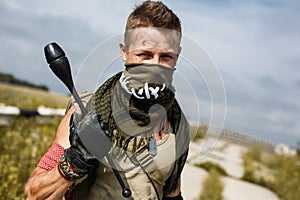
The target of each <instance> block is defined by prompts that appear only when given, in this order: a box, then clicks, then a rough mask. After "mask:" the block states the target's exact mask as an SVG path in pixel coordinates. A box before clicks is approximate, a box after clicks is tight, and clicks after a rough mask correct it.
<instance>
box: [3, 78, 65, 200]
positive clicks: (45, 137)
mask: <svg viewBox="0 0 300 200" xmlns="http://www.w3.org/2000/svg"><path fill="white" fill-rule="evenodd" d="M0 94H1V95H0V103H4V104H6V105H9V106H17V107H20V108H23V109H36V108H38V107H39V106H41V105H43V106H46V107H50V108H65V107H66V105H67V103H68V100H69V97H68V96H66V95H59V94H52V93H49V92H47V91H44V90H39V89H33V88H28V87H22V86H15V85H10V84H4V83H1V84H0ZM45 119H46V120H45ZM60 120H61V116H54V117H41V116H33V117H23V116H12V117H11V119H10V123H9V125H8V126H7V125H6V126H0V172H1V175H0V200H4V199H5V200H6V199H25V194H24V186H25V183H26V181H27V179H28V178H29V176H30V174H31V173H32V171H33V169H34V168H35V166H36V164H37V162H38V161H39V159H40V158H41V156H42V155H43V154H44V153H45V152H46V151H47V149H48V148H49V146H50V145H51V143H52V141H53V139H54V137H55V131H56V128H57V126H58V123H59V121H60ZM41 121H42V122H43V123H41ZM45 122H46V123H45Z"/></svg>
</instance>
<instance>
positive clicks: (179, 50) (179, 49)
mask: <svg viewBox="0 0 300 200" xmlns="http://www.w3.org/2000/svg"><path fill="white" fill-rule="evenodd" d="M181 50H182V47H178V53H177V60H178V57H179V55H180V53H181Z"/></svg>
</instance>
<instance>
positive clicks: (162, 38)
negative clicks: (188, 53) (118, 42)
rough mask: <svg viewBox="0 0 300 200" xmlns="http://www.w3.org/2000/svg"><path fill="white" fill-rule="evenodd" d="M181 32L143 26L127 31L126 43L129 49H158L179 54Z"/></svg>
mask: <svg viewBox="0 0 300 200" xmlns="http://www.w3.org/2000/svg"><path fill="white" fill-rule="evenodd" d="M180 36H181V35H180V33H179V32H177V31H175V30H170V29H164V28H154V27H143V28H136V29H132V30H129V31H127V32H126V33H125V45H126V47H127V50H128V51H136V50H146V49H157V50H160V51H167V52H172V53H175V54H178V52H179V47H180V38H181V37H180Z"/></svg>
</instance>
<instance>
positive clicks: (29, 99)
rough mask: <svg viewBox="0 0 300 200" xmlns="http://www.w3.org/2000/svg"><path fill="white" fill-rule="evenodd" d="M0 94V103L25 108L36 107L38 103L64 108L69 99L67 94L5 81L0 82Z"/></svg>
mask: <svg viewBox="0 0 300 200" xmlns="http://www.w3.org/2000/svg"><path fill="white" fill-rule="evenodd" d="M0 94H1V95H0V103H4V104H6V105H10V106H17V107H19V108H25V109H36V108H37V107H38V106H40V105H44V106H46V107H51V108H65V107H66V104H67V102H68V100H69V97H68V96H67V95H61V94H53V93H50V92H47V91H45V90H40V89H35V88H30V87H23V86H18V85H11V84H7V83H0Z"/></svg>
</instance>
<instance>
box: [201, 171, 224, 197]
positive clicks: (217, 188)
mask: <svg viewBox="0 0 300 200" xmlns="http://www.w3.org/2000/svg"><path fill="white" fill-rule="evenodd" d="M223 190H224V183H223V182H222V180H221V177H220V174H219V173H218V172H217V171H216V170H211V171H210V172H209V175H208V177H207V178H206V179H205V180H204V182H203V189H202V191H201V194H200V197H199V200H222V199H223V197H222V193H223Z"/></svg>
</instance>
